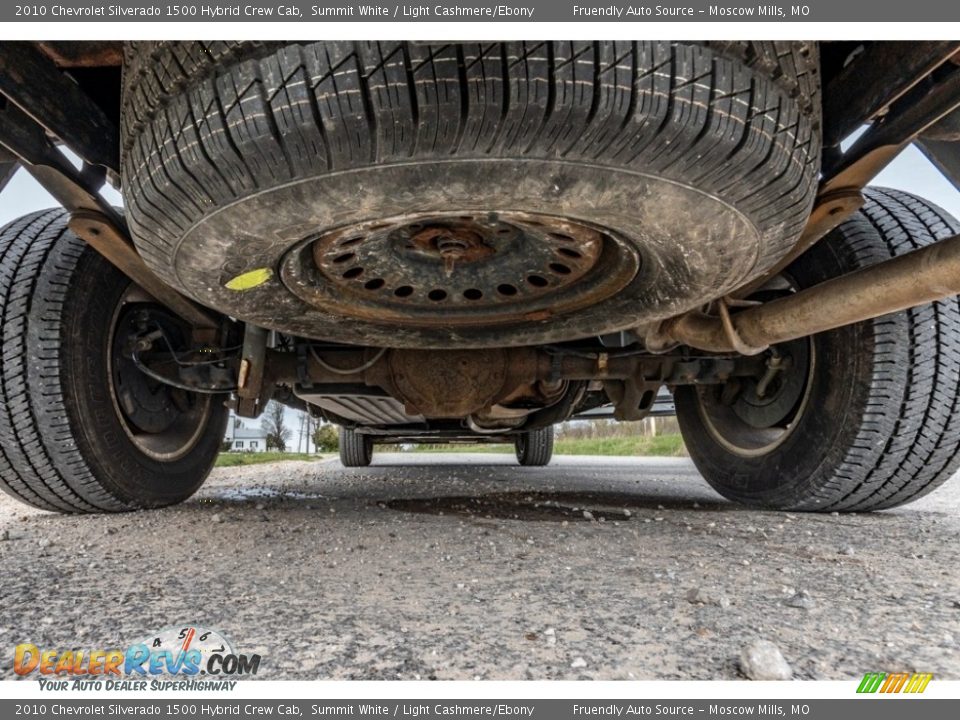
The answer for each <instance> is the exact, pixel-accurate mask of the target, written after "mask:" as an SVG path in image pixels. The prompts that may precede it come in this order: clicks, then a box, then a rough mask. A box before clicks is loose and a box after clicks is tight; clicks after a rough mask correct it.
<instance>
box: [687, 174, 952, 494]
mask: <svg viewBox="0 0 960 720" xmlns="http://www.w3.org/2000/svg"><path fill="white" fill-rule="evenodd" d="M866 196H867V202H866V205H865V206H864V208H863V209H862V210H861V211H860V212H859V213H858V214H857V215H856V216H854V217H853V218H852V219H851V220H849V221H847V222H845V223H844V224H843V225H841V226H840V227H839V228H838V229H837V230H835V231H834V232H833V233H832V234H831V235H829V236H828V237H827V238H825V239H824V240H822V241H821V242H820V243H818V244H817V245H816V246H815V247H814V248H813V250H811V251H810V252H809V253H807V254H806V255H804V256H803V257H801V258H800V259H799V260H798V261H797V262H796V263H794V264H793V265H792V266H791V267H790V268H789V269H788V271H787V272H788V274H789V275H790V276H791V277H792V278H793V279H794V281H795V282H796V283H797V284H798V285H799V286H800V287H809V286H811V285H815V284H818V283H820V282H823V281H824V280H827V279H829V278H832V277H836V276H838V275H841V274H843V273H847V272H852V271H855V270H858V269H860V268H863V267H866V266H869V265H873V264H875V263H877V262H880V261H883V260H886V259H888V258H890V257H893V256H896V255H902V254H904V253H907V252H909V251H911V250H914V249H916V248H919V247H923V246H925V245H928V244H930V243H932V242H934V241H935V240H937V239H942V238H945V237H948V236H951V235H954V234H956V233H957V232H960V224H958V223H957V221H956V220H955V219H954V218H952V217H951V216H950V215H948V214H947V213H946V212H944V211H943V210H941V209H940V208H938V207H936V206H934V205H933V204H931V203H929V202H927V201H925V200H922V199H920V198H918V197H914V196H912V195H909V194H907V193H903V192H899V191H894V190H884V189H877V188H871V189H869V190H868V191H867V192H866ZM825 312H826V310H825ZM813 349H814V356H815V358H816V360H815V364H814V370H813V373H812V375H811V385H810V386H809V396H808V401H807V405H806V407H805V409H804V410H802V411H801V413H800V415H799V416H798V417H797V418H796V419H795V421H794V425H793V430H792V432H791V433H790V434H789V435H787V436H786V438H785V440H784V441H783V443H782V444H781V445H780V446H779V447H776V448H774V449H773V450H772V451H770V452H768V453H766V454H763V455H761V456H759V457H744V456H742V455H741V454H739V453H735V452H731V451H730V450H728V449H726V448H725V447H724V446H723V445H722V444H721V443H719V442H718V441H717V439H716V438H715V436H714V434H713V433H712V432H711V430H710V427H708V423H706V422H705V420H704V414H703V412H702V408H703V405H702V403H701V401H700V398H708V397H709V395H708V393H709V391H708V390H706V389H699V390H698V389H695V388H693V387H679V388H677V390H676V393H675V400H676V408H677V417H678V419H679V421H680V428H681V430H682V432H683V437H684V441H685V442H686V445H687V448H688V450H689V451H690V455H691V457H692V458H693V461H694V462H695V463H696V465H697V468H698V469H699V470H700V472H701V473H702V474H703V476H704V477H705V478H706V480H707V482H709V483H710V485H712V486H713V487H714V489H716V490H717V491H718V492H719V493H721V494H722V495H724V496H725V497H727V498H729V499H731V500H734V501H736V502H740V503H744V504H748V505H757V506H764V507H774V508H779V509H785V510H816V511H869V510H882V509H885V508H892V507H896V506H898V505H903V504H904V503H907V502H910V501H912V500H915V499H916V498H918V497H921V496H922V495H925V494H927V493H929V492H930V491H932V490H933V489H934V488H936V487H938V486H939V485H941V484H942V483H943V482H944V481H946V480H947V479H949V478H950V477H951V476H952V475H953V474H954V472H956V470H957V469H958V467H960V301H958V299H957V298H956V297H953V298H949V299H947V300H942V301H939V302H935V303H932V304H929V305H922V306H920V307H917V308H914V309H912V310H908V311H905V312H899V313H895V314H893V315H887V316H884V317H881V318H878V319H876V320H872V321H867V322H862V323H859V324H857V325H851V326H848V327H844V328H839V329H837V330H833V331H830V332H826V333H820V334H818V335H815V336H814V337H813ZM707 402H710V400H707Z"/></svg>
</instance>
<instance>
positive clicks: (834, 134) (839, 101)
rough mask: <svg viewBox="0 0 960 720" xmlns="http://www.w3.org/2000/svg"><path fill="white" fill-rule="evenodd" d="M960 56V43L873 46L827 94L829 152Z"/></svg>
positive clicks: (825, 137) (826, 141)
mask: <svg viewBox="0 0 960 720" xmlns="http://www.w3.org/2000/svg"><path fill="white" fill-rule="evenodd" d="M958 50H960V43H958V42H954V41H936V42H916V41H913V40H911V41H903V42H877V43H873V44H870V45H868V46H867V47H866V49H864V51H863V52H862V53H860V55H858V56H857V57H856V58H854V59H853V60H851V61H850V63H849V64H847V65H846V66H845V67H844V68H843V69H842V70H841V71H840V72H839V73H838V74H837V76H836V77H834V78H833V79H832V80H830V82H828V83H827V84H826V85H825V86H824V88H823V118H824V128H823V144H824V146H826V147H833V146H835V145H839V144H840V141H841V140H843V139H844V138H845V137H847V136H848V135H850V134H851V133H852V132H854V131H855V130H856V129H857V128H858V127H860V126H861V125H863V124H864V123H868V122H870V121H871V120H873V119H874V118H876V117H877V116H878V115H880V114H881V113H882V112H883V111H884V110H886V109H887V108H888V107H890V106H891V105H892V104H893V103H895V102H896V101H897V100H898V99H900V98H901V97H903V96H904V95H905V94H906V93H907V92H909V91H910V90H911V89H912V88H913V87H914V86H916V84H917V83H918V82H920V81H921V80H923V79H924V78H925V77H927V76H928V75H929V74H930V73H931V72H932V71H933V70H934V69H936V68H937V67H938V66H940V65H942V64H943V63H944V62H947V61H948V60H949V59H950V58H951V57H952V56H953V55H954V54H955V53H956V52H957V51H958Z"/></svg>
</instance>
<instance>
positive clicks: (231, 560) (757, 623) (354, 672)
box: [0, 454, 960, 680]
mask: <svg viewBox="0 0 960 720" xmlns="http://www.w3.org/2000/svg"><path fill="white" fill-rule="evenodd" d="M511 460H512V458H508V457H506V456H497V455H389V454H379V455H377V457H376V459H375V466H374V467H370V468H364V469H360V470H356V469H350V470H346V469H343V468H342V467H341V466H340V464H339V463H338V462H337V461H335V460H329V461H322V462H314V463H294V462H289V463H277V464H273V465H260V466H248V467H242V468H223V469H218V470H216V471H215V472H214V474H213V477H212V478H211V479H210V480H209V481H208V483H207V484H206V485H205V486H204V488H203V489H202V490H201V492H200V493H199V494H198V495H197V496H196V497H194V498H193V499H192V500H191V501H189V502H187V503H185V504H184V505H181V506H179V507H176V508H172V509H167V510H159V511H151V512H138V513H130V514H125V515H113V516H99V517H82V516H58V515H52V514H49V513H45V512H41V511H35V510H31V509H28V508H25V507H24V506H21V505H19V504H17V503H16V502H14V501H13V500H11V499H9V498H7V497H6V496H3V497H2V498H0V538H4V539H3V540H2V541H0V567H2V573H3V576H2V582H0V596H2V598H0V599H2V603H0V647H2V648H5V649H4V650H3V660H2V666H0V676H2V677H7V678H9V677H11V676H12V674H13V673H12V669H11V661H12V652H9V651H8V650H9V649H11V648H12V646H13V645H14V644H16V643H19V642H25V641H29V642H33V643H36V644H38V645H45V646H48V647H61V648H62V647H79V646H84V647H111V646H115V645H123V644H124V643H129V642H133V641H135V640H137V639H139V638H141V637H143V636H144V635H147V634H149V633H151V632H153V631H155V630H158V629H160V628H164V627H169V626H173V625H180V624H198V625H203V626H205V627H211V628H216V629H219V630H222V631H223V633H224V634H225V635H227V636H228V637H229V638H231V639H232V640H233V642H234V646H235V648H236V649H237V650H238V651H241V652H247V653H250V652H259V653H261V654H262V655H263V664H262V669H261V673H260V675H259V676H258V677H260V678H265V679H294V678H296V679H327V678H332V679H388V678H402V679H418V678H420V679H426V678H431V679H432V678H437V679H469V678H483V679H526V678H535V679H541V678H567V679H591V678H593V679H627V678H637V679H657V678H661V679H685V678H696V679H734V678H737V677H740V672H741V671H740V667H739V664H738V656H739V655H740V652H741V649H742V648H743V647H744V646H746V645H748V644H749V643H751V642H753V641H755V640H758V639H765V640H769V641H772V642H773V643H774V644H775V645H776V646H777V647H778V648H779V650H780V652H781V653H782V654H783V656H784V657H785V658H786V660H787V662H788V663H789V664H790V666H791V667H792V672H793V677H796V678H801V679H830V680H839V679H850V678H853V677H855V676H856V677H859V676H861V675H862V674H863V673H865V672H867V671H893V670H914V671H918V672H919V671H923V672H932V673H934V675H935V677H938V678H951V679H960V646H958V642H960V577H958V573H957V568H958V566H960V562H958V560H960V481H958V480H957V479H956V478H954V480H952V481H951V482H950V483H948V484H947V485H946V486H945V487H943V488H942V489H940V490H939V491H938V492H936V493H934V494H933V495H931V496H929V497H928V498H925V499H924V500H922V501H921V502H919V503H917V504H915V505H913V506H909V507H907V508H904V509H901V510H898V511H891V512H884V513H878V514H874V515H842V516H831V515H803V514H792V513H782V512H757V511H749V510H744V509H741V508H739V507H735V506H733V505H730V504H729V503H727V502H726V501H724V500H722V499H721V498H719V497H718V496H717V495H716V494H714V493H713V492H712V491H711V490H710V489H709V487H707V485H706V484H705V483H704V482H703V480H702V479H701V478H700V477H699V475H698V474H697V473H696V471H695V470H694V469H693V467H692V465H690V463H689V462H688V461H686V460H683V459H639V458H586V457H577V458H572V457H567V458H559V459H558V460H556V461H555V462H554V464H553V465H551V466H550V467H547V468H522V469H521V468H517V467H515V466H514V465H513V463H512V462H511ZM414 463H426V464H421V465H419V466H418V465H414Z"/></svg>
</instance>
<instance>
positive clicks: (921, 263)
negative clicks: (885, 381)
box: [648, 235, 960, 355]
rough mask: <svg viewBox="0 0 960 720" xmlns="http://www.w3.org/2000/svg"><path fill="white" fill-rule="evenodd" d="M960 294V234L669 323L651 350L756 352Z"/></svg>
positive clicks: (654, 336)
mask: <svg viewBox="0 0 960 720" xmlns="http://www.w3.org/2000/svg"><path fill="white" fill-rule="evenodd" d="M957 294H960V235H955V236H953V237H950V238H947V239H945V240H940V241H938V242H936V243H933V244H932V245H928V246H926V247H924V248H920V249H919V250H914V251H913V252H910V253H907V254H906V255H901V256H899V257H896V258H892V259H890V260H885V261H883V262H881V263H877V264H876V265H873V266H871V267H868V268H863V269H862V270H857V271H856V272H852V273H850V274H848V275H843V276H841V277H837V278H834V279H832V280H828V281H826V282H824V283H820V284H819V285H815V286H814V287H811V288H807V289H806V290H801V291H799V292H797V293H795V294H793V295H789V296H787V297H783V298H779V299H777V300H773V301H771V302H768V303H764V304H763V305H757V306H754V307H751V308H748V309H746V310H742V311H740V312H737V313H735V314H732V315H731V314H729V312H728V309H727V305H726V304H725V303H724V302H721V308H720V309H721V316H720V317H715V316H710V315H704V314H702V313H688V314H686V315H681V316H679V317H676V318H671V319H669V320H666V321H664V322H663V323H662V324H661V326H660V328H659V329H658V330H657V331H656V332H655V333H653V334H652V336H650V337H648V349H650V350H651V351H654V352H656V351H659V350H665V349H667V348H668V347H669V346H671V345H677V344H679V345H688V346H690V347H693V348H697V349H698V350H707V351H710V352H738V353H741V354H745V355H756V354H758V353H761V352H763V351H764V350H766V349H767V348H768V347H769V346H770V345H775V344H777V343H781V342H786V341H788V340H795V339H797V338H801V337H806V336H807V335H813V334H815V333H819V332H823V331H825V330H833V329H834V328H838V327H843V326H844V325H851V324H853V323H857V322H861V321H863V320H872V319H873V318H876V317H880V316H881V315H887V314H889V313H893V312H898V311H900V310H906V309H907V308H912V307H916V306H917V305H923V304H925V303H928V302H933V301H934V300H941V299H943V298H946V297H950V296H952V295H957Z"/></svg>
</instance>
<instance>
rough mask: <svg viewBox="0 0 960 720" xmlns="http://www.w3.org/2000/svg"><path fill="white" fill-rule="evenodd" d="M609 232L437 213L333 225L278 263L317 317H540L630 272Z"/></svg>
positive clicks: (608, 288) (539, 218)
mask: <svg viewBox="0 0 960 720" xmlns="http://www.w3.org/2000/svg"><path fill="white" fill-rule="evenodd" d="M639 264H640V261H639V257H638V255H637V252H636V250H635V248H634V247H633V246H632V245H631V244H629V243H627V242H625V241H623V240H621V239H620V238H619V237H617V236H615V235H613V234H612V233H608V232H605V231H603V230H601V229H599V228H596V227H593V226H589V225H586V224H583V223H578V222H574V221H572V220H569V219H564V218H558V217H553V216H546V215H535V214H530V213H519V212H512V213H508V212H504V213H438V214H429V215H427V214H423V215H417V216H406V217H404V218H396V219H392V220H385V221H378V222H371V223H363V224H358V225H353V226H350V227H345V228H339V229H337V230H333V231H331V232H328V233H325V234H323V235H322V236H320V237H315V238H309V239H308V240H307V241H306V242H305V243H302V244H301V246H300V247H299V248H298V249H296V250H295V251H294V252H292V253H291V254H290V255H288V257H287V258H286V261H285V262H284V265H283V268H282V273H283V277H284V281H285V282H286V284H287V286H288V287H289V288H290V289H291V291H293V292H294V293H295V294H297V295H298V296H300V297H301V298H303V299H304V300H306V301H308V302H310V303H311V304H313V305H316V306H318V307H322V308H323V309H324V310H326V311H328V312H332V313H337V314H340V315H343V316H346V317H354V318H359V319H369V318H377V319H386V320H391V321H393V322H397V323H402V324H404V325H408V326H417V325H422V326H434V325H439V324H442V325H447V326H456V325H477V324H491V323H509V322H516V321H530V320H538V319H546V318H548V317H551V316H554V315H559V314H562V313H565V312H570V311H573V310H577V309H580V308H584V307H588V306H590V305H593V304H595V303H597V302H600V301H601V300H603V299H605V298H608V297H610V296H611V295H613V294H614V293H616V292H617V291H618V290H620V289H622V288H623V287H624V286H626V285H627V284H628V283H629V282H630V281H631V280H632V279H633V277H634V276H635V275H636V272H637V270H638V268H639Z"/></svg>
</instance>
